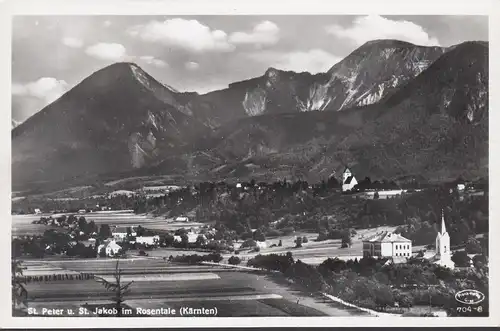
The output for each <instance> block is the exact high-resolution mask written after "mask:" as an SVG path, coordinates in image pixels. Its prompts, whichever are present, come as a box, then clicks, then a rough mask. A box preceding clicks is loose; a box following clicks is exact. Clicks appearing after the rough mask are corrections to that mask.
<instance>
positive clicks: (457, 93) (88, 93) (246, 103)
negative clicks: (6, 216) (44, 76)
mask: <svg viewBox="0 0 500 331" xmlns="http://www.w3.org/2000/svg"><path fill="white" fill-rule="evenodd" d="M401 43H402V44H401ZM401 43H400V42H398V41H391V40H389V41H387V40H385V41H375V42H373V43H368V44H366V45H363V46H361V47H360V48H364V49H361V51H359V52H358V53H356V51H358V50H359V49H360V48H358V49H357V50H355V51H353V52H352V53H351V54H350V55H348V56H347V57H346V58H345V59H344V60H342V61H340V62H339V63H337V64H336V65H334V66H332V68H330V70H328V71H327V72H325V73H319V74H311V73H308V72H302V73H295V72H293V71H281V70H278V69H275V68H269V69H268V70H266V72H265V73H264V75H263V76H260V77H255V78H252V79H249V80H244V81H240V82H235V83H232V84H230V85H229V86H228V88H226V89H223V90H219V91H214V92H210V93H207V94H204V95H200V94H198V93H195V92H177V91H176V90H175V89H174V88H172V87H170V86H169V85H165V84H162V83H160V82H158V81H157V80H155V79H154V78H153V77H152V76H151V75H149V74H148V73H146V72H145V71H144V70H142V68H140V67H139V66H137V65H136V64H134V63H128V62H123V63H116V64H113V65H111V66H109V67H106V68H103V69H100V70H98V71H96V72H95V73H94V74H92V75H90V76H89V77H87V78H86V79H84V80H82V82H81V83H79V84H78V85H77V86H75V88H73V89H71V90H70V91H68V92H67V93H65V94H64V95H63V96H61V98H59V99H58V100H56V101H55V102H54V103H52V104H51V105H49V106H47V107H45V108H44V109H42V110H41V111H40V112H39V113H37V114H35V115H34V116H32V117H31V118H30V119H28V120H27V121H25V122H24V123H23V124H21V125H20V126H18V127H17V128H14V129H13V130H12V139H13V183H14V185H18V184H24V183H27V182H33V181H40V180H49V181H50V180H55V178H57V177H59V176H61V175H63V178H66V179H67V180H68V181H71V179H72V178H76V177H79V178H84V177H85V176H93V177H95V176H99V175H100V174H110V175H112V174H113V173H115V174H117V173H120V174H125V173H130V174H134V173H144V174H148V173H155V174H173V175H176V176H185V177H186V178H193V180H194V179H213V180H217V179H221V178H232V177H234V178H244V177H245V176H247V177H249V176H254V177H262V178H264V179H270V178H271V177H280V176H299V177H302V178H310V179H312V180H319V179H321V178H324V177H325V176H326V177H328V175H329V174H331V173H334V172H336V171H341V169H340V170H339V169H337V168H338V167H339V166H340V165H341V164H345V163H354V164H359V165H361V166H360V168H361V169H362V171H361V172H363V173H367V174H373V175H374V176H381V177H394V176H396V177H398V176H411V175H412V174H415V175H421V174H420V172H422V171H425V169H431V168H433V169H434V168H435V166H433V165H432V164H428V163H425V162H414V163H415V166H414V167H412V166H411V161H410V159H409V158H408V156H407V154H408V153H407V152H406V151H404V150H402V149H401V147H400V146H398V144H399V145H402V144H401V139H402V137H405V139H410V140H409V141H410V143H408V144H409V145H408V146H410V147H409V148H410V149H411V150H412V151H415V150H416V149H418V146H419V144H420V145H422V146H426V145H429V144H430V145H429V146H432V148H434V149H433V150H434V152H432V153H437V154H435V155H434V154H432V153H431V154H432V155H433V156H432V157H430V155H431V154H429V153H430V152H429V153H428V152H426V153H428V155H427V158H426V159H428V160H432V158H434V159H435V160H437V162H438V163H440V164H443V165H445V167H444V169H443V170H442V172H443V174H441V175H439V176H438V175H436V176H434V177H433V176H428V177H429V178H428V179H429V180H435V179H436V178H445V177H447V176H448V177H449V176H455V175H458V174H461V171H460V169H459V168H460V165H459V164H457V161H453V162H451V161H446V158H451V159H453V158H457V157H458V159H463V160H467V162H468V165H467V166H466V167H465V170H467V171H469V170H470V171H469V172H470V173H466V172H467V171H465V175H466V176H469V175H470V176H482V175H484V174H485V170H487V118H488V102H487V97H488V89H487V85H488V78H487V77H488V75H487V62H488V61H487V53H488V52H487V49H488V43H481V42H470V43H463V44H459V45H455V46H452V47H449V48H446V49H445V48H439V47H425V46H415V45H412V44H409V43H406V42H401ZM394 44H395V45H396V46H397V47H394ZM370 49H371V52H368V53H369V54H365V52H367V50H370ZM388 50H390V51H388ZM353 53H354V55H353ZM360 53H361V54H365V55H363V56H360V55H359V54H360ZM450 53H451V54H450ZM485 59H486V60H485ZM422 61H424V62H425V63H422ZM436 63H437V65H436ZM363 68H366V70H365V69H363ZM478 75H479V76H478ZM394 77H399V78H398V82H397V84H394ZM448 81H449V82H450V83H449V84H448V83H446V82H448ZM447 84H448V85H447ZM353 87H356V88H353ZM381 87H383V88H381ZM374 91H376V93H375V94H374ZM436 91H438V92H436ZM332 93H334V94H332ZM448 99H449V100H448ZM435 109H438V110H439V111H436V110H435ZM464 109H466V110H467V112H466V113H463V110H464ZM339 110H340V111H339ZM431 110H432V111H431ZM469 113H472V114H473V115H472V118H473V119H475V120H474V121H475V122H474V121H472V122H474V123H472V122H471V120H469V121H467V120H466V119H467V118H469V117H471V115H468V114H469ZM390 114H393V115H390ZM391 116H392V117H391ZM412 116H413V117H412ZM415 118H416V119H418V121H415V122H412V120H414V119H415ZM411 123H418V126H419V127H418V128H417V129H418V130H419V132H415V135H414V137H412V136H409V135H408V133H407V132H406V131H405V130H407V131H408V128H409V127H408V125H409V124H411ZM471 124H472V125H471ZM474 125H475V127H474ZM431 128H432V130H431ZM395 129H397V130H399V131H398V133H397V134H395V133H394V134H393V133H391V131H394V130H395ZM403 129H405V130H403ZM397 130H396V131H397ZM433 130H436V132H440V131H442V130H444V131H443V133H442V134H444V133H445V132H449V133H450V135H451V136H452V137H451V138H450V139H451V140H450V139H448V138H446V135H445V136H443V135H442V134H440V135H437V136H436V134H435V132H434V131H433ZM408 132H412V131H411V130H409V131H408ZM422 132H425V133H426V135H427V136H429V137H432V136H436V137H441V138H440V139H442V141H441V142H439V141H437V143H436V142H431V141H429V139H427V138H426V137H425V136H426V135H422ZM417 133H418V134H417ZM485 134H486V135H485ZM485 137H486V138H485ZM417 138H418V139H417ZM419 139H420V140H419ZM484 140H486V142H485V141H484ZM370 141H374V143H371V142H370ZM453 141H454V142H455V143H459V145H460V144H461V145H460V146H462V147H461V148H460V150H459V151H458V152H457V153H456V155H455V154H453V152H452V153H450V152H449V151H448V149H449V147H448V145H450V144H451V143H452V142H453ZM440 144H441V145H440ZM446 144H448V145H446ZM467 144H469V145H471V144H472V145H473V146H475V147H474V148H475V149H474V148H473V147H471V146H472V145H471V146H469V145H467ZM464 146H465V147H464ZM485 146H486V147H485ZM471 148H472V149H471ZM377 150H383V151H384V152H387V155H386V156H384V157H383V158H381V156H380V155H378V154H379V153H378V152H377ZM415 153H417V154H418V153H420V152H418V151H417V152H415ZM421 153H424V152H421ZM440 153H441V154H442V155H441V154H440ZM467 153H469V154H470V155H471V156H470V157H468V156H467ZM422 155H423V154H422ZM391 158H392V159H397V160H398V164H403V166H398V167H396V166H394V165H391V166H384V164H385V163H387V162H388V161H387V160H388V159H391ZM384 167H385V169H383V168H384ZM474 169H475V170H474ZM433 171H435V172H436V173H437V172H438V171H437V170H436V169H434V170H433ZM486 174H487V172H486ZM82 176H83V177H82ZM430 177H433V178H430Z"/></svg>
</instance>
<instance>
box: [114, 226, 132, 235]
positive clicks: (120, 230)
mask: <svg viewBox="0 0 500 331" xmlns="http://www.w3.org/2000/svg"><path fill="white" fill-rule="evenodd" d="M130 228H131V230H132V232H134V231H135V226H131V227H130ZM111 233H127V227H123V226H117V227H115V228H111Z"/></svg>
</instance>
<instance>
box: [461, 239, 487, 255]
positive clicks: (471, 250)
mask: <svg viewBox="0 0 500 331" xmlns="http://www.w3.org/2000/svg"><path fill="white" fill-rule="evenodd" d="M465 251H466V252H467V254H481V253H482V252H483V251H482V248H481V244H480V243H479V241H478V240H477V239H476V238H474V237H469V240H467V244H466V246H465Z"/></svg>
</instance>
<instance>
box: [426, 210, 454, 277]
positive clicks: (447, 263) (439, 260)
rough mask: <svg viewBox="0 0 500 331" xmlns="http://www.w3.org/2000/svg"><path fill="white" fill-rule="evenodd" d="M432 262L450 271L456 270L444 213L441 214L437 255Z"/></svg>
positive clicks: (437, 238) (437, 237)
mask: <svg viewBox="0 0 500 331" xmlns="http://www.w3.org/2000/svg"><path fill="white" fill-rule="evenodd" d="M430 261H431V262H432V263H435V264H438V265H440V266H442V267H446V268H449V269H454V268H455V262H453V261H452V260H451V250H450V235H449V234H448V232H447V231H446V224H445V222H444V213H441V231H440V232H438V234H437V236H436V255H434V256H433V257H432V258H431V259H430Z"/></svg>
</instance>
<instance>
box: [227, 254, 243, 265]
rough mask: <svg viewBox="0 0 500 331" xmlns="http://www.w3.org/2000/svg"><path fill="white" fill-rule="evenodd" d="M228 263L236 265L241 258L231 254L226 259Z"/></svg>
mask: <svg viewBox="0 0 500 331" xmlns="http://www.w3.org/2000/svg"><path fill="white" fill-rule="evenodd" d="M228 262H229V264H232V265H237V264H240V263H241V259H240V258H239V257H237V256H231V257H230V258H229V260H228Z"/></svg>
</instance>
